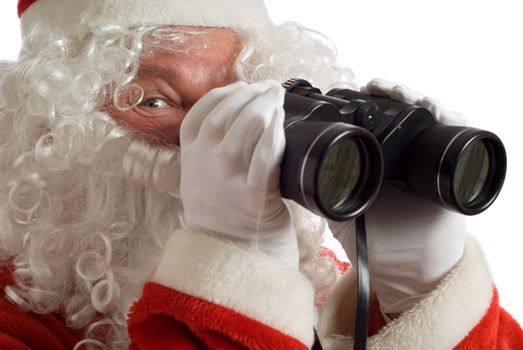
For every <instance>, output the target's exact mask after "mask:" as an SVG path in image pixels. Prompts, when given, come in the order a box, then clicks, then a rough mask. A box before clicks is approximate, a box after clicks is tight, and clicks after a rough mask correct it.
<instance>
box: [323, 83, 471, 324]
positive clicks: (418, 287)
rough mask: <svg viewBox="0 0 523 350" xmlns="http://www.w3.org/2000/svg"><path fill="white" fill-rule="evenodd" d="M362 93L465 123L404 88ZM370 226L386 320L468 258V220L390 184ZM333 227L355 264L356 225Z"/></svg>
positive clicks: (376, 285) (373, 274) (372, 270)
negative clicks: (411, 105) (466, 232)
mask: <svg viewBox="0 0 523 350" xmlns="http://www.w3.org/2000/svg"><path fill="white" fill-rule="evenodd" d="M362 91H363V92H368V93H370V94H374V95H378V96H384V97H390V98H392V99H395V100H398V101H401V102H406V103H410V104H416V105H419V106H423V107H425V108H427V109H429V110H430V111H431V112H432V113H434V115H435V117H436V118H437V119H438V120H439V122H440V123H445V124H447V125H448V124H453V125H464V123H465V121H464V118H463V117H462V116H461V115H460V114H458V113H455V112H449V111H447V110H446V109H445V108H444V107H443V106H442V105H441V103H440V102H437V101H436V100H433V99H431V98H428V97H425V96H423V95H421V94H419V93H417V92H414V91H413V90H411V89H409V88H407V87H405V86H403V85H397V84H395V83H392V82H389V81H386V80H381V79H375V80H372V81H371V82H369V83H368V84H367V86H366V87H364V88H362ZM365 221H366V228H367V247H368V261H369V274H370V284H371V288H372V289H373V290H374V292H375V293H376V296H377V298H378V300H379V303H380V307H381V310H382V313H383V314H384V316H385V319H386V320H390V319H391V318H395V317H397V316H398V315H399V314H401V313H403V312H405V311H407V310H408V309H410V308H411V307H412V306H413V305H414V304H415V303H416V302H417V301H418V300H420V299H422V298H423V297H424V295H425V294H426V293H429V292H430V291H431V290H433V289H434V288H435V287H436V286H437V285H438V283H439V282H441V280H442V278H443V277H444V276H445V275H446V274H447V273H448V272H449V271H450V270H451V269H452V267H453V266H454V265H455V264H456V263H457V262H458V260H459V259H460V258H461V256H462V254H463V248H464V244H465V217H464V216H463V215H461V214H457V213H454V212H451V211H449V210H447V209H444V208H443V207H441V206H439V205H437V204H435V203H433V202H431V201H429V200H427V199H424V198H422V197H419V196H417V195H414V194H410V193H406V192H403V191H401V190H398V189H396V188H394V187H392V186H391V185H388V184H386V183H384V184H383V186H382V189H381V191H380V194H379V195H378V198H377V199H376V201H375V202H374V203H373V204H372V206H371V207H370V208H369V210H368V211H367V212H366V214H365ZM329 227H330V229H331V230H332V231H333V233H334V236H335V237H336V238H337V239H338V240H339V241H340V242H341V244H342V245H343V247H344V248H345V250H346V251H347V255H348V257H349V259H350V260H351V261H352V262H353V263H355V262H356V246H355V225H354V222H353V221H346V222H335V221H329Z"/></svg>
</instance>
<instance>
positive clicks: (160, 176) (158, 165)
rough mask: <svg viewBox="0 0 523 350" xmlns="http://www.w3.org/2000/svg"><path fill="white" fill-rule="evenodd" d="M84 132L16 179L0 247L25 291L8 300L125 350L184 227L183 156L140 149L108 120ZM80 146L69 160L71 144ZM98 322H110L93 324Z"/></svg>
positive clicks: (45, 151) (23, 167) (97, 120)
mask: <svg viewBox="0 0 523 350" xmlns="http://www.w3.org/2000/svg"><path fill="white" fill-rule="evenodd" d="M86 125H88V127H86ZM80 129H81V130H82V132H81V133H79V132H73V133H68V136H65V135H61V136H54V137H50V138H49V140H48V142H47V143H46V144H45V145H44V146H43V147H42V148H40V149H38V147H37V151H36V152H35V154H36V157H33V156H31V155H32V154H31V153H28V154H27V155H26V156H24V157H19V159H20V161H19V163H18V164H17V166H16V167H15V170H14V171H8V172H7V183H8V188H9V195H8V196H7V197H8V198H3V199H2V202H3V203H5V204H2V207H0V214H1V215H2V216H5V217H6V220H3V219H2V221H3V222H7V223H8V224H7V225H5V227H3V228H2V230H3V232H0V236H1V237H2V242H0V244H1V245H2V247H5V248H6V249H5V250H6V251H7V255H10V256H12V257H13V256H14V260H13V263H14V266H15V271H14V273H13V277H14V278H15V281H16V282H17V283H16V287H15V288H9V287H8V289H7V290H6V293H7V294H8V296H11V299H13V300H14V301H16V302H17V303H18V304H20V306H21V307H23V308H25V309H27V310H31V311H34V312H37V313H50V312H57V313H61V314H62V315H63V316H64V318H65V322H66V325H67V326H69V327H71V328H75V329H83V328H86V327H88V328H87V334H86V337H87V338H92V339H96V338H98V337H100V334H104V336H103V339H98V340H99V341H102V342H103V343H105V344H107V345H110V346H112V347H113V348H120V347H121V348H126V347H127V334H126V330H125V323H126V315H127V312H128V310H129V308H130V306H131V304H132V303H133V302H134V301H136V300H137V299H138V298H139V297H140V295H141V292H142V287H143V284H144V283H145V282H146V281H147V280H148V279H149V277H150V275H151V273H152V272H153V269H154V267H155V266H156V263H157V260H158V259H159V257H160V255H161V251H162V247H163V245H164V242H165V241H166V240H167V238H168V237H169V235H170V234H171V233H172V232H174V230H176V229H177V228H179V227H181V226H182V225H183V224H182V208H181V203H180V200H179V195H178V193H179V189H178V186H179V179H180V165H179V150H178V147H177V146H169V147H161V146H151V145H149V144H147V143H146V142H145V141H142V140H137V139H134V140H133V139H131V137H130V136H128V135H125V132H124V131H123V130H122V129H120V128H119V127H116V126H115V125H114V122H112V121H110V118H108V117H107V116H104V115H102V114H101V113H98V114H97V115H96V116H95V117H94V118H93V120H91V122H90V124H89V123H87V122H86V123H84V125H82V126H81V128H80ZM86 130H87V131H86ZM80 134H81V137H79V136H78V135H80ZM71 135H74V136H71ZM79 139H81V141H80V144H75V145H74V146H73V147H68V150H69V151H68V152H69V153H68V154H65V153H64V151H63V149H64V147H63V146H64V144H65V143H66V142H65V141H66V140H70V141H71V140H74V141H75V142H78V140H79ZM35 159H38V161H35ZM42 165H44V166H42ZM97 314H102V315H103V316H104V317H105V318H104V319H103V320H102V321H103V322H102V321H98V322H95V323H93V320H94V317H95V316H97ZM108 326H109V327H110V328H111V332H109V333H107V332H100V329H99V328H100V327H103V328H107V327H108Z"/></svg>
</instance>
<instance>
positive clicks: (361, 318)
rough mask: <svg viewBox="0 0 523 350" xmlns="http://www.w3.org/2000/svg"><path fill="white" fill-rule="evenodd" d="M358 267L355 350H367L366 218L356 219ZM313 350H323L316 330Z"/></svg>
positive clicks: (367, 276) (362, 216)
mask: <svg viewBox="0 0 523 350" xmlns="http://www.w3.org/2000/svg"><path fill="white" fill-rule="evenodd" d="M356 256H357V258H356V260H357V262H356V265H357V268H358V306H357V308H356V320H355V322H354V323H355V329H354V350H366V349H367V338H368V332H369V306H370V286H369V285H370V280H369V262H368V256H367V232H366V230H365V216H364V215H363V214H362V215H360V216H358V217H357V218H356ZM311 349H312V350H323V347H322V346H321V343H320V339H319V338H318V334H317V333H316V330H314V344H313V345H312V348H311Z"/></svg>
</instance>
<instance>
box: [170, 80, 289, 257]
mask: <svg viewBox="0 0 523 350" xmlns="http://www.w3.org/2000/svg"><path fill="white" fill-rule="evenodd" d="M284 96H285V91H284V89H283V88H282V86H281V84H280V83H279V82H277V81H275V80H267V81H262V82H259V83H255V84H250V85H248V84H246V83H244V82H238V83H234V84H232V85H229V86H226V87H223V88H218V89H214V90H212V91H210V92H209V93H208V94H207V95H205V96H204V97H203V98H202V99H200V101H198V102H197V103H196V104H195V105H194V106H193V107H192V108H191V110H190V111H189V113H188V114H187V116H186V117H185V119H184V121H183V123H182V126H181V131H180V146H181V148H180V149H181V182H180V195H181V200H182V204H183V207H184V218H185V223H186V225H187V227H188V228H193V229H196V230H199V231H203V232H207V233H210V234H217V235H218V237H221V238H228V239H231V240H233V241H234V242H237V243H239V244H244V245H246V246H247V247H248V248H249V249H251V248H252V249H254V250H257V251H261V252H263V253H265V254H267V255H270V256H272V257H274V258H276V259H280V260H281V261H284V262H286V263H290V264H292V265H293V266H296V267H297V266H298V245H297V239H296V234H295V231H294V228H293V226H292V223H291V219H290V215H289V212H288V210H287V207H286V206H285V204H284V203H283V201H282V197H281V194H280V189H279V174H280V162H281V159H282V157H283V152H284V150H285V136H284V131H283V121H284V117H285V114H284V111H283V100H284Z"/></svg>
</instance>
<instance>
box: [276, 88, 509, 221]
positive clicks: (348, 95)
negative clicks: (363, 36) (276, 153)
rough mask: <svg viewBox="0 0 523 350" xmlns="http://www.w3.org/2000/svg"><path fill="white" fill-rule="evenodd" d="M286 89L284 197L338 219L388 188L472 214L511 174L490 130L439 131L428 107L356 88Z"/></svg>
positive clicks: (350, 215)
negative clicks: (506, 176) (381, 189)
mask: <svg viewBox="0 0 523 350" xmlns="http://www.w3.org/2000/svg"><path fill="white" fill-rule="evenodd" d="M284 87H285V88H286V91H287V92H286V95H285V102H284V110H285V121H284V129H285V137H286V148H285V152H284V155H283V160H282V163H281V173H280V189H281V193H282V196H283V197H285V198H289V199H292V200H294V201H296V202H298V203H300V204H301V205H303V206H305V207H306V208H308V209H309V210H311V211H313V212H315V213H317V214H319V215H322V216H325V217H328V218H331V219H334V220H349V219H352V218H354V217H357V216H359V215H361V214H363V213H364V212H365V211H366V210H367V209H368V208H369V206H370V205H371V204H372V202H373V201H374V199H375V198H376V196H377V195H378V192H379V190H380V187H381V184H382V183H383V181H385V182H387V183H390V184H392V185H394V186H396V187H399V188H401V189H403V190H405V191H409V192H412V193H414V194H416V195H419V196H422V197H424V198H427V199H429V200H432V201H434V202H436V203H438V204H439V205H441V206H443V207H445V208H447V209H449V210H454V211H457V212H459V213H462V214H465V215H475V214H479V213H481V212H482V211H484V210H485V209H487V208H488V207H489V206H490V205H491V204H492V203H493V202H494V200H495V199H496V197H497V196H498V194H499V192H500V191H501V187H502V186H503V182H504V180H505V173H506V167H507V156H506V152H505V148H504V146H503V143H502V142H501V140H500V139H499V138H498V137H497V136H496V135H495V134H493V133H491V132H489V131H485V130H480V129H475V128H468V127H463V126H445V125H441V124H438V122H437V121H436V119H435V118H434V116H433V115H432V113H431V112H430V111H428V110H427V109H425V108H422V107H419V106H415V105H410V104H406V103H401V102H398V101H394V100H391V99H388V98H383V97H378V96H373V95H368V94H363V93H360V92H357V91H353V90H349V89H332V90H330V91H329V92H328V93H327V94H322V93H321V91H320V90H319V89H317V88H315V87H313V86H312V85H311V84H310V83H309V82H307V81H305V80H300V79H293V80H289V81H287V82H286V83H284Z"/></svg>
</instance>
